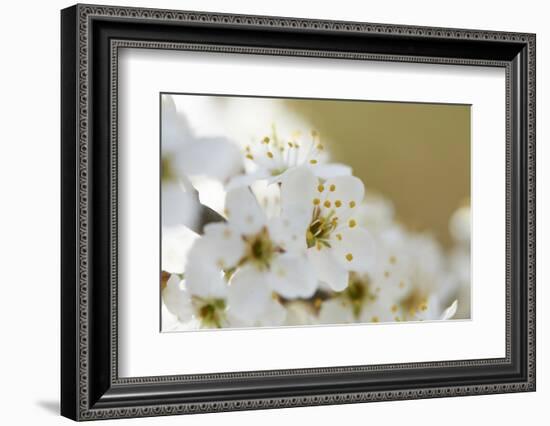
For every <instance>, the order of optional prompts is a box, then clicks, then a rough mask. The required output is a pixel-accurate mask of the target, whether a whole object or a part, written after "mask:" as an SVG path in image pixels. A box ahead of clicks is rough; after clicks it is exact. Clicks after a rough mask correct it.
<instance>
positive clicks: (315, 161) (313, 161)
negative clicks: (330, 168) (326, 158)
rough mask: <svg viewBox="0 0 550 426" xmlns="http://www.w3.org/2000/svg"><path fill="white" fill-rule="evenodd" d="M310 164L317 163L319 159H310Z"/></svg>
mask: <svg viewBox="0 0 550 426" xmlns="http://www.w3.org/2000/svg"><path fill="white" fill-rule="evenodd" d="M309 163H310V164H317V160H309Z"/></svg>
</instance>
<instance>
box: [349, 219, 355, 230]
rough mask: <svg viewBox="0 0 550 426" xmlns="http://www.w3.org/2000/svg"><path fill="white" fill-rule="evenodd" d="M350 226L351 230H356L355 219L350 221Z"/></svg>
mask: <svg viewBox="0 0 550 426" xmlns="http://www.w3.org/2000/svg"><path fill="white" fill-rule="evenodd" d="M348 225H349V227H350V228H354V227H355V225H357V222H356V221H355V219H350V220H349V222H348Z"/></svg>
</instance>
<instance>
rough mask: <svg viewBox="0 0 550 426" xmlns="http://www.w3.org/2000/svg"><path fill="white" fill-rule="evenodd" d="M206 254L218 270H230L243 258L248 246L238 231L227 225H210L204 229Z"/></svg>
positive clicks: (218, 223)
mask: <svg viewBox="0 0 550 426" xmlns="http://www.w3.org/2000/svg"><path fill="white" fill-rule="evenodd" d="M203 239H204V241H203V243H202V244H204V245H205V248H204V254H205V255H207V256H209V258H210V259H212V260H213V261H214V262H215V265H216V266H217V267H218V269H229V268H233V267H234V266H236V265H237V263H238V262H239V260H240V259H241V258H242V257H243V255H244V252H245V249H246V244H245V243H244V241H243V239H242V237H241V235H240V234H239V232H237V230H236V229H234V228H232V227H231V226H230V225H229V224H227V223H221V222H216V223H210V224H208V225H206V226H205V227H204V237H203Z"/></svg>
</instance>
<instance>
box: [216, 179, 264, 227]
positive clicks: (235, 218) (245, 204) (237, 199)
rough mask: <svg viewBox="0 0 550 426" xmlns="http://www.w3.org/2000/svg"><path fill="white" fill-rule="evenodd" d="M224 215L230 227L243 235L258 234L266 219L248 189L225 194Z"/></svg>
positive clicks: (243, 188) (233, 190)
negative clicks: (233, 227)
mask: <svg viewBox="0 0 550 426" xmlns="http://www.w3.org/2000/svg"><path fill="white" fill-rule="evenodd" d="M225 214H226V216H227V218H228V220H229V223H230V224H231V225H232V226H235V227H236V228H237V229H238V230H239V232H241V233H242V234H244V235H253V234H256V233H258V232H259V231H260V230H261V229H262V227H263V226H265V225H266V222H267V218H266V215H265V213H264V212H263V211H262V209H261V208H260V205H259V204H258V201H257V200H256V198H255V197H254V195H253V194H252V192H251V191H250V189H249V188H247V187H240V188H235V189H232V190H231V191H229V192H228V193H227V198H226V200H225Z"/></svg>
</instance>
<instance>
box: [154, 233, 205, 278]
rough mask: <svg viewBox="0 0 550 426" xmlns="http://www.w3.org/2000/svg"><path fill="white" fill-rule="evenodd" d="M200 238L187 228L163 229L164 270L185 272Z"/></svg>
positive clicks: (162, 262)
mask: <svg viewBox="0 0 550 426" xmlns="http://www.w3.org/2000/svg"><path fill="white" fill-rule="evenodd" d="M197 238H199V236H198V235H197V234H196V233H195V232H193V231H191V230H190V229H189V228H186V227H185V226H173V227H165V226H163V227H162V261H161V264H162V267H161V268H162V270H163V271H166V272H170V273H178V274H181V273H183V272H184V271H185V264H186V263H187V256H188V253H189V250H190V249H191V246H192V245H193V243H194V242H195V240H196V239H197Z"/></svg>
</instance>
